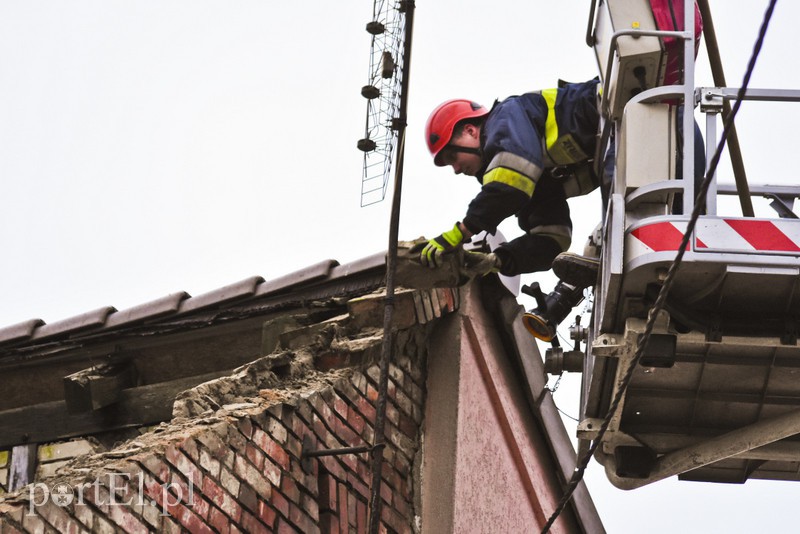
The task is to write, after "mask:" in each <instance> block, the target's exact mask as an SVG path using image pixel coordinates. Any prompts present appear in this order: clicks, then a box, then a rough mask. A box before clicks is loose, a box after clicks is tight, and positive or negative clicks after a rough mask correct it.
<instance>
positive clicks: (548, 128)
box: [542, 89, 558, 149]
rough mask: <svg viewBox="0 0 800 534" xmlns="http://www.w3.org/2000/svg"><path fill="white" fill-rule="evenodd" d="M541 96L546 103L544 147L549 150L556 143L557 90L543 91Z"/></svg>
mask: <svg viewBox="0 0 800 534" xmlns="http://www.w3.org/2000/svg"><path fill="white" fill-rule="evenodd" d="M542 96H543V97H544V101H545V102H547V120H546V121H545V123H544V137H545V146H546V147H547V148H548V149H549V148H550V147H551V146H553V145H554V144H555V143H556V141H558V123H557V122H556V97H557V96H558V89H543V90H542Z"/></svg>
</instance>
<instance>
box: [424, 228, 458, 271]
mask: <svg viewBox="0 0 800 534" xmlns="http://www.w3.org/2000/svg"><path fill="white" fill-rule="evenodd" d="M465 241H466V238H465V237H464V234H463V233H462V232H461V228H460V227H459V223H456V224H455V226H453V229H452V230H448V231H446V232H444V233H443V234H442V235H440V236H439V237H434V238H433V239H431V240H430V241H428V244H427V245H425V248H423V249H422V253H421V254H420V255H419V262H420V263H421V264H422V265H425V266H426V267H430V268H431V269H435V268H436V267H439V265H441V262H442V254H446V253H448V252H452V251H454V250H455V249H456V248H458V247H460V246H461V244H462V243H464V242H465Z"/></svg>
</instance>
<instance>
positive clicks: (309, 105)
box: [0, 0, 800, 533]
mask: <svg viewBox="0 0 800 534" xmlns="http://www.w3.org/2000/svg"><path fill="white" fill-rule="evenodd" d="M588 4H589V2H587V1H580V2H578V1H560V2H559V1H555V2H554V1H550V2H544V1H533V2H519V1H512V0H494V1H493V2H485V1H477V0H460V1H455V0H435V1H424V0H419V1H418V2H417V9H416V25H415V32H414V41H413V43H414V49H413V55H412V61H411V63H412V64H411V68H412V72H411V76H410V81H411V89H410V93H409V126H408V142H407V146H406V165H405V171H406V172H405V181H404V188H403V204H402V205H403V209H402V214H401V230H400V237H401V239H413V238H416V237H418V236H421V235H427V236H429V237H432V236H434V235H436V234H438V233H440V232H442V231H443V230H446V229H449V228H450V227H452V224H453V223H454V222H455V221H456V220H460V219H461V217H463V215H464V212H465V208H466V205H467V203H468V202H469V200H470V199H471V198H472V196H474V194H475V193H476V192H477V190H478V185H477V183H476V182H475V181H474V179H472V178H464V177H456V176H454V175H452V173H450V172H449V171H446V170H442V169H437V168H435V167H434V166H433V165H432V162H431V161H430V158H429V155H428V153H427V149H426V148H425V144H424V142H423V134H422V132H423V128H424V123H425V119H426V118H427V116H428V113H429V112H430V110H431V109H433V107H434V106H435V105H437V104H438V103H440V102H441V101H443V100H445V99H447V98H452V97H465V98H471V99H473V100H478V101H481V102H483V103H485V104H486V105H491V103H492V101H493V100H494V99H495V98H504V97H505V96H508V95H510V94H515V93H520V92H524V91H527V90H532V89H538V88H546V87H552V86H554V85H555V82H556V79H557V78H559V77H560V78H563V79H565V80H569V81H582V80H585V79H588V78H591V77H593V76H595V75H596V73H597V68H596V64H595V60H594V55H593V52H592V51H591V49H589V48H588V47H587V46H586V45H585V43H584V35H585V31H586V22H587V17H588ZM735 4H736V5H737V7H733V5H734V3H732V2H725V1H722V0H711V8H712V11H713V12H714V23H715V26H716V30H717V34H718V39H719V41H720V47H721V53H722V58H723V61H724V63H725V69H726V76H727V80H728V84H729V85H731V86H736V85H738V84H739V83H740V81H741V77H742V74H743V73H744V70H745V66H746V64H747V60H748V58H749V54H750V51H751V48H752V44H753V42H754V41H755V37H756V34H757V31H758V27H759V24H760V22H761V18H762V14H763V10H764V8H765V7H766V5H767V2H766V0H763V1H755V0H749V1H748V2H736V3H735ZM371 14H372V5H371V2H369V1H367V0H362V1H359V2H348V3H346V4H342V3H337V2H321V1H317V0H311V1H309V2H280V3H277V2H266V1H262V2H254V1H246V0H240V1H237V2H220V1H207V0H205V1H204V0H191V1H188V0H186V1H178V0H162V1H158V2H156V1H138V2H133V1H127V2H125V1H119V0H103V1H88V0H84V1H77V0H68V1H66V0H65V1H25V2H22V1H9V0H0V188H1V189H0V246H2V251H3V261H2V263H0V303H1V305H0V326H4V325H11V324H14V323H17V322H20V321H24V320H27V319H31V318H42V319H44V320H45V321H46V322H54V321H57V320H60V319H63V318H66V317H70V316H72V315H76V314H79V313H83V312H85V311H89V310H92V309H95V308H98V307H101V306H106V305H112V306H115V307H116V308H117V309H124V308H127V307H130V306H134V305H137V304H141V303H143V302H147V301H149V300H152V299H155V298H158V297H161V296H163V295H166V294H168V293H172V292H175V291H181V290H185V291H188V292H189V293H190V294H192V295H199V294H201V293H203V292H206V291H209V290H212V289H216V288H218V287H221V286H224V285H227V284H229V283H232V282H235V281H238V280H240V279H243V278H245V277H248V276H251V275H261V276H263V277H264V278H266V279H271V278H275V277H278V276H281V275H283V274H286V273H289V272H292V271H295V270H298V269H302V268H304V267H306V266H308V265H311V264H314V263H316V262H318V261H320V260H323V259H328V258H332V259H336V260H338V261H339V262H340V263H346V262H349V261H353V260H357V259H359V258H362V257H364V256H367V255H370V254H372V253H375V252H379V251H381V250H384V249H385V248H386V244H387V240H388V223H389V208H390V205H389V200H388V198H387V200H386V201H384V202H383V203H381V204H377V205H373V206H370V207H367V208H360V207H359V203H360V202H359V200H360V185H361V165H362V156H361V153H360V152H359V151H358V150H357V149H356V147H355V143H356V141H357V140H358V139H359V138H361V137H362V136H363V133H364V122H365V111H366V104H365V101H364V99H363V98H362V97H361V95H360V93H359V91H360V88H361V86H362V85H364V84H365V83H366V82H367V74H368V68H367V67H368V54H369V44H370V40H369V35H368V34H367V33H366V31H365V29H364V27H365V24H366V23H367V22H368V21H369V20H370V18H371ZM797 20H800V4H798V3H797V2H787V1H785V2H782V3H779V5H778V7H777V10H776V13H775V16H774V19H773V23H772V26H771V28H770V31H769V34H768V37H767V41H766V45H765V47H764V50H763V52H762V55H761V57H760V59H759V63H758V65H757V67H756V71H755V75H754V77H753V81H752V83H751V87H763V88H766V87H773V88H785V89H787V88H788V89H791V88H798V87H800V75H799V74H798V69H797V67H796V64H797V60H796V57H795V55H796V51H797V40H796V39H797V36H796V34H795V33H794V32H795V31H796V21H797ZM703 53H704V51H701V56H702V54H703ZM698 85H709V86H710V85H713V84H712V82H711V76H710V74H709V73H708V69H707V68H705V62H703V61H701V62H700V64H699V66H698ZM795 107H796V105H795V106H792V105H791V104H784V105H782V108H781V111H780V113H776V112H775V109H774V108H773V107H771V106H768V105H764V104H761V105H747V104H746V105H745V107H744V108H743V110H742V114H741V121H740V122H739V135H740V138H741V141H742V146H743V150H744V153H745V163H746V164H747V166H748V171H749V173H750V178H751V183H796V180H794V179H793V174H794V172H795V168H796V167H795V162H794V160H793V158H792V156H793V152H794V151H796V148H795V147H794V144H793V141H795V140H796V139H797V134H796V132H795V131H794V130H793V129H792V126H793V125H794V124H796V121H797V119H798V118H800V116H799V115H798V113H797V109H795ZM787 108H788V111H789V112H788V113H787ZM765 111H767V113H765ZM790 173H791V174H790ZM721 177H722V179H723V180H724V179H725V178H728V179H729V180H730V178H729V177H730V172H727V174H726V168H723V171H722V173H721ZM389 196H391V191H390V192H389ZM571 205H572V208H573V218H574V223H575V240H574V243H573V250H576V251H579V250H581V249H582V246H583V241H584V236H586V235H587V234H588V233H589V231H590V230H591V229H592V228H593V227H594V225H595V224H596V223H597V221H598V220H599V214H600V201H599V197H598V196H597V195H590V196H588V197H583V198H580V199H574V200H573V201H571ZM501 229H502V231H503V232H504V233H505V235H506V236H507V237H513V236H515V235H517V234H518V230H517V228H516V225H515V223H514V221H512V220H509V221H507V222H506V223H505V224H504V225H503V226H501ZM532 280H539V281H540V282H541V283H542V285H543V286H544V287H545V289H548V288H549V287H550V286H552V283H553V278H552V277H551V276H550V275H539V276H535V277H526V278H525V281H526V282H530V281H532ZM521 302H522V303H523V304H525V305H526V306H527V307H530V306H531V304H532V303H531V302H530V301H527V300H525V299H521ZM579 380H580V378H579V377H577V376H568V377H566V378H565V379H564V380H563V381H562V387H561V389H559V391H558V392H556V394H555V398H556V402H557V403H558V404H559V406H561V407H562V409H563V410H564V411H565V412H567V413H569V414H572V415H575V414H577V411H578V409H577V388H576V383H577V382H579ZM570 431H572V429H570ZM587 483H588V484H589V488H590V491H591V492H592V494H593V497H594V499H595V502H596V504H597V506H598V508H599V511H600V514H601V516H602V518H603V520H604V522H605V524H606V526H607V528H608V530H609V532H613V533H620V532H622V533H627V532H631V533H634V532H651V533H655V532H664V533H667V532H675V531H678V530H680V531H683V532H749V531H753V530H755V529H758V530H763V531H776V530H785V528H786V527H785V525H787V524H788V523H789V522H795V517H794V514H793V513H792V512H793V506H794V505H795V503H796V502H798V500H799V499H800V485H798V484H791V483H780V482H758V481H751V482H748V483H747V484H745V485H743V486H731V485H711V484H699V483H688V482H686V483H679V482H677V481H666V482H662V483H658V484H655V485H652V486H650V487H647V488H644V489H640V490H636V491H633V492H623V491H620V490H617V489H615V488H614V487H613V486H611V485H610V484H609V483H608V482H607V481H606V479H605V476H604V475H603V473H602V469H601V468H600V466H599V464H597V463H595V462H592V464H591V467H590V470H589V472H588V474H587Z"/></svg>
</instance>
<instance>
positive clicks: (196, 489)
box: [0, 289, 458, 534]
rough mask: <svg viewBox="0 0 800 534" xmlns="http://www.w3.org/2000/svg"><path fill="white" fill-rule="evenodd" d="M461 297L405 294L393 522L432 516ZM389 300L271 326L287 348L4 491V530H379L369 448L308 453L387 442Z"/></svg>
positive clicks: (392, 440) (0, 526)
mask: <svg viewBox="0 0 800 534" xmlns="http://www.w3.org/2000/svg"><path fill="white" fill-rule="evenodd" d="M457 301H458V294H457V291H455V290H449V289H433V290H431V291H422V292H411V291H409V292H405V293H403V292H401V294H400V296H399V298H398V300H397V304H396V308H397V310H396V313H397V317H398V320H397V322H396V326H397V330H396V331H395V333H394V356H393V363H392V364H391V366H390V381H389V389H388V403H387V410H386V432H385V441H386V447H385V450H384V463H383V483H382V485H381V496H382V498H383V507H382V514H381V526H382V529H385V531H386V532H414V531H415V530H416V529H417V527H415V526H416V525H418V524H419V519H418V516H419V514H420V512H419V509H418V508H419V469H418V466H419V462H420V459H419V455H420V442H421V428H422V418H423V412H424V401H425V389H424V388H425V380H426V373H425V369H426V357H427V355H426V338H427V335H428V334H429V332H428V330H429V328H430V324H431V323H429V321H431V320H433V319H435V318H436V317H440V316H441V315H442V314H444V313H447V312H449V311H453V310H454V309H455V307H456V305H457V304H456V303H457ZM382 302H383V299H382V297H381V296H380V295H372V296H369V297H367V298H363V299H358V300H357V301H354V302H353V303H352V307H351V313H350V314H349V315H345V316H342V317H337V318H334V319H331V320H328V321H325V322H323V323H319V324H315V325H311V326H307V327H303V328H294V329H293V322H292V321H280V322H276V323H275V324H274V325H270V324H269V323H267V324H265V336H264V339H265V340H271V341H265V343H267V344H272V345H274V346H275V347H274V348H275V350H273V351H272V352H271V353H270V354H269V355H268V356H265V357H263V358H260V359H258V360H256V361H254V362H251V363H250V364H247V365H245V366H243V367H241V368H239V369H237V370H236V371H235V372H234V373H233V374H232V375H231V376H228V377H224V378H219V379H216V380H212V381H210V382H206V383H204V384H201V385H199V386H197V387H195V388H193V389H191V390H188V391H186V392H184V393H182V394H181V395H179V396H178V398H177V399H176V401H175V404H174V407H173V420H172V421H170V422H169V423H163V424H161V425H159V426H158V427H156V428H154V429H152V430H150V431H148V432H145V433H144V434H142V435H141V436H140V437H138V438H136V439H133V440H130V441H127V442H125V443H123V444H121V445H119V446H117V447H116V448H114V449H112V450H110V451H106V452H99V453H94V454H90V455H84V456H81V457H79V458H77V459H75V460H73V461H72V462H70V463H68V464H67V465H64V466H62V467H61V468H60V469H59V470H58V472H57V474H56V475H55V476H52V477H50V478H48V479H45V480H41V481H37V483H35V484H32V485H30V486H28V487H26V488H23V490H21V491H19V492H17V493H15V494H9V495H5V496H3V497H0V533H2V534H6V533H16V532H85V531H91V532H116V531H126V532H145V531H159V532H162V531H163V532H179V531H185V530H189V531H191V532H273V531H274V532H304V533H305V532H352V531H355V532H365V531H366V528H367V525H368V523H367V522H368V513H369V511H368V505H367V503H368V501H369V484H370V480H371V473H370V456H369V454H368V453H363V454H347V455H339V456H325V457H320V458H311V459H306V460H305V461H301V456H302V452H303V444H304V441H305V442H306V446H310V448H311V449H312V450H318V449H324V448H340V447H355V446H364V445H370V444H372V443H373V442H374V436H373V427H374V422H375V418H376V410H375V406H376V402H377V397H378V392H377V388H378V386H377V381H378V376H379V368H378V365H377V360H378V357H379V353H380V347H381V343H382V336H383V332H382V331H381V330H379V329H378V328H376V325H377V324H379V323H380V319H381V318H382V313H383V310H382ZM352 310H357V311H358V313H353V312H352ZM270 328H272V331H270ZM270 348H272V347H270ZM415 501H416V503H415Z"/></svg>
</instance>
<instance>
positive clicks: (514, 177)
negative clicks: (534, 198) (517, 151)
mask: <svg viewBox="0 0 800 534" xmlns="http://www.w3.org/2000/svg"><path fill="white" fill-rule="evenodd" d="M491 182H500V183H501V184H506V185H508V186H511V187H513V188H514V189H518V190H520V191H522V192H523V193H525V194H526V195H528V196H529V197H530V196H531V195H533V190H534V188H535V187H536V184H534V183H533V180H531V179H530V178H528V177H527V176H525V175H524V174H520V173H518V172H517V171H512V170H511V169H506V168H505V167H495V168H494V169H492V170H490V171H489V172H487V173H486V174H484V175H483V185H486V184H489V183H491Z"/></svg>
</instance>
